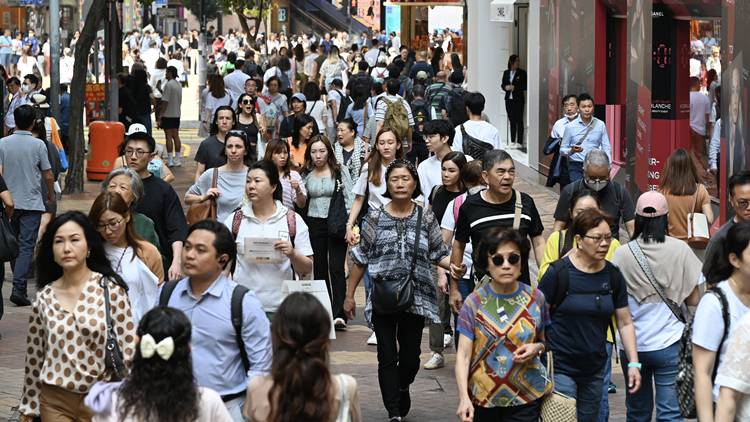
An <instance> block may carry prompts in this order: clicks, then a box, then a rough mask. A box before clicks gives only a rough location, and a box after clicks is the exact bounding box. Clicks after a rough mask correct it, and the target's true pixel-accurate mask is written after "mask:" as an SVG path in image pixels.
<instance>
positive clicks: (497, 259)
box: [490, 253, 521, 267]
mask: <svg viewBox="0 0 750 422" xmlns="http://www.w3.org/2000/svg"><path fill="white" fill-rule="evenodd" d="M490 259H492V263H493V264H495V266H496V267H500V266H502V265H503V264H504V263H505V257H504V256H502V255H500V254H495V255H492V256H490ZM519 262H521V255H519V254H517V253H512V254H510V255H508V264H510V265H517V264H518V263H519Z"/></svg>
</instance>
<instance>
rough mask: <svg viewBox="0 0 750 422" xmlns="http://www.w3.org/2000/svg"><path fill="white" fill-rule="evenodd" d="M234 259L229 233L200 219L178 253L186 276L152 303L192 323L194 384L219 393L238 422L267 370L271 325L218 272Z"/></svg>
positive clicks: (251, 296) (254, 299)
mask: <svg viewBox="0 0 750 422" xmlns="http://www.w3.org/2000/svg"><path fill="white" fill-rule="evenodd" d="M236 257H237V247H236V246H235V243H234V239H233V238H232V234H231V233H230V231H229V229H228V228H227V227H226V226H224V225H223V224H221V223H219V222H217V221H213V220H203V221H200V222H198V223H196V224H194V225H193V226H192V227H190V230H189V231H188V238H187V240H186V241H185V247H184V248H183V249H182V263H183V271H184V273H185V275H186V276H187V277H185V278H183V279H182V280H172V281H168V282H166V283H164V284H163V285H162V287H161V290H160V292H159V297H158V298H157V303H156V305H158V306H169V307H172V308H175V309H179V310H181V311H183V312H184V313H185V315H187V317H188V318H189V319H190V322H191V324H192V325H193V330H192V331H193V334H192V340H191V345H192V348H191V349H192V353H193V373H194V374H195V381H196V383H197V384H198V385H199V386H201V387H206V388H211V389H212V390H214V391H216V392H217V393H219V394H220V395H221V399H222V400H223V401H224V406H226V408H227V410H228V411H229V414H230V415H231V416H232V420H234V422H242V420H243V419H242V409H243V408H244V407H245V397H246V395H247V385H248V383H249V382H250V380H251V379H253V378H254V377H255V376H257V375H265V374H268V373H269V372H270V369H271V363H272V361H273V352H272V348H271V326H270V323H269V321H268V318H267V317H266V314H265V312H264V311H263V305H262V304H261V302H260V299H258V296H257V295H256V294H255V293H254V292H252V291H250V290H248V288H247V287H244V286H241V285H239V284H237V283H236V282H234V281H232V280H230V279H229V278H227V277H226V276H225V275H224V274H222V271H223V270H224V269H225V268H226V267H227V265H230V264H231V262H233V261H234V260H235V259H236Z"/></svg>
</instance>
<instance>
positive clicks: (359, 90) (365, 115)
mask: <svg viewBox="0 0 750 422" xmlns="http://www.w3.org/2000/svg"><path fill="white" fill-rule="evenodd" d="M367 94H368V93H367V88H365V87H364V86H363V85H355V86H354V102H353V103H351V104H349V107H348V108H347V109H346V115H345V116H344V118H346V119H349V118H351V119H353V120H354V122H355V123H357V133H364V132H365V125H366V124H367V120H369V119H372V118H374V117H375V116H373V114H374V113H375V111H374V109H373V108H372V107H370V104H369V102H368V101H367V98H368V95H367Z"/></svg>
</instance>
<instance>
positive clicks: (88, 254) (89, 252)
mask: <svg viewBox="0 0 750 422" xmlns="http://www.w3.org/2000/svg"><path fill="white" fill-rule="evenodd" d="M90 256H91V251H90V250H89V251H88V252H86V258H88V257H90Z"/></svg>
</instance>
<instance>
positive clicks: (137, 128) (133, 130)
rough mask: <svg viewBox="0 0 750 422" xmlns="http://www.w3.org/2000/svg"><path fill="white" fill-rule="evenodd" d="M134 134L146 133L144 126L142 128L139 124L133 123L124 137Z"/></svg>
mask: <svg viewBox="0 0 750 422" xmlns="http://www.w3.org/2000/svg"><path fill="white" fill-rule="evenodd" d="M136 132H143V133H148V130H146V126H143V125H142V124H140V123H133V124H132V125H130V128H129V129H128V131H127V133H125V136H130V135H132V134H134V133H136Z"/></svg>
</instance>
